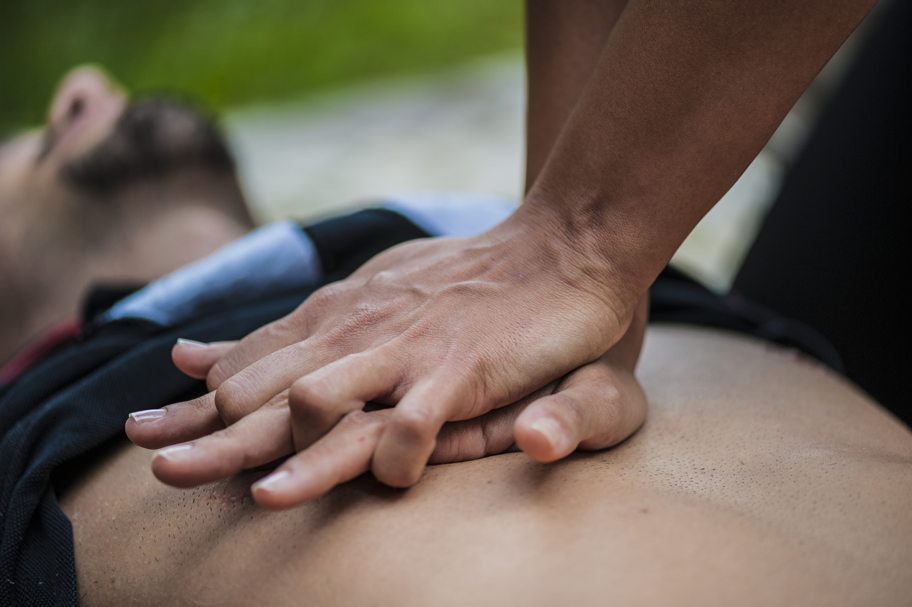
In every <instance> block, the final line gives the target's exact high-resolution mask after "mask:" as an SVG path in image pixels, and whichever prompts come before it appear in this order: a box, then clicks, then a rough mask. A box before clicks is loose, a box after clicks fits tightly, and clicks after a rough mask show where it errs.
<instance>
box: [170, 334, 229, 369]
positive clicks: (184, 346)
mask: <svg viewBox="0 0 912 607" xmlns="http://www.w3.org/2000/svg"><path fill="white" fill-rule="evenodd" d="M237 343H238V342H236V341H214V342H212V343H208V344H207V343H203V342H199V341H193V340H192V339H178V340H177V343H176V344H174V347H173V348H172V349H171V360H172V361H174V366H176V367H177V368H178V369H180V370H181V371H182V372H183V373H184V374H185V375H189V376H190V377H192V378H194V379H206V375H207V374H208V373H209V370H210V369H211V368H212V365H214V364H215V363H216V362H218V360H219V359H220V358H221V357H222V356H224V355H225V354H227V353H228V352H230V351H231V349H232V348H234V346H236V345H237Z"/></svg>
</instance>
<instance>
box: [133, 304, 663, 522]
mask: <svg viewBox="0 0 912 607" xmlns="http://www.w3.org/2000/svg"><path fill="white" fill-rule="evenodd" d="M646 314H647V302H646V298H643V299H642V301H641V302H640V305H639V306H638V308H637V313H636V315H635V316H634V319H633V322H632V323H631V325H630V328H629V329H628V331H627V333H626V334H625V335H624V337H623V338H622V339H621V341H619V342H618V343H617V344H616V345H615V346H614V347H613V348H612V349H610V350H609V351H608V352H606V353H605V354H604V355H603V356H602V357H600V358H599V359H598V360H596V361H595V362H593V363H590V364H587V365H585V366H583V367H581V368H579V369H576V370H575V371H573V372H571V373H570V374H568V375H567V376H566V377H564V378H562V379H561V380H559V381H557V382H553V383H552V384H550V385H548V386H546V387H545V388H543V389H541V390H538V391H536V392H535V393H533V394H531V395H529V396H527V397H525V398H523V399H521V400H520V401H518V402H516V403H513V404H512V405H509V406H507V407H502V408H499V409H496V410H494V411H490V412H488V413H486V414H484V415H482V416H479V417H476V418H473V419H469V420H464V421H459V422H451V423H448V424H446V425H444V426H443V428H442V430H441V432H440V434H439V435H438V437H437V440H436V445H435V448H434V451H433V452H432V454H431V456H430V458H429V463H451V462H459V461H466V460H472V459H477V458H481V457H485V456H488V455H494V454H497V453H504V452H508V451H516V450H522V451H524V452H526V453H527V454H528V455H530V456H531V457H532V458H533V459H536V460H538V461H541V462H551V461H555V460H557V459H560V458H562V457H565V456H566V455H568V454H570V453H571V452H573V451H574V450H576V449H582V450H597V449H604V448H607V447H610V446H612V445H615V444H617V443H618V442H620V441H622V440H624V439H625V438H627V437H628V436H629V435H630V434H632V433H633V432H634V431H635V430H636V429H637V428H638V427H639V426H640V425H641V424H642V423H643V420H644V418H645V415H646V398H645V395H644V394H643V391H642V389H641V388H640V386H639V384H638V383H637V381H636V379H635V378H634V376H633V371H634V367H635V365H636V361H637V358H638V356H639V351H640V345H641V343H642V339H643V333H644V331H645V326H646ZM234 346H235V343H234V342H225V343H215V344H207V345H202V344H192V343H179V344H178V345H177V346H175V348H174V360H175V363H176V364H177V365H178V366H179V367H180V368H181V369H182V370H183V371H184V372H186V373H188V374H189V375H192V376H195V377H204V376H205V375H206V374H207V373H208V371H209V369H210V368H211V366H212V365H213V364H214V363H215V362H216V361H217V360H218V359H219V358H220V357H221V356H222V355H224V354H225V353H226V352H228V351H230V350H231V349H232V348H233V347H234ZM169 409H171V410H170V411H169V412H168V416H170V420H169V423H167V424H159V423H158V422H143V423H137V422H136V421H135V420H132V419H131V420H129V421H128V422H127V433H128V434H129V435H130V438H131V439H133V441H134V442H136V443H137V444H139V445H141V446H146V447H150V448H155V447H160V446H162V445H169V444H173V443H175V442H180V441H182V440H186V438H187V437H186V436H185V435H184V434H183V433H184V432H185V431H186V428H187V427H188V425H187V424H184V423H181V422H182V420H183V421H187V420H191V421H193V420H195V419H196V417H197V416H196V414H198V413H199V411H200V409H202V410H206V409H209V410H210V411H209V412H210V414H211V416H212V418H213V420H216V421H215V422H214V426H217V427H220V428H221V429H216V428H215V427H213V428H212V430H214V431H213V432H212V434H210V435H208V436H204V437H202V438H199V439H197V440H194V441H192V442H189V443H184V444H183V445H178V447H179V449H178V450H176V451H171V452H170V453H169V452H168V450H167V449H165V450H162V451H161V452H159V453H160V454H163V455H159V456H157V457H156V458H155V460H154V463H153V472H154V473H155V475H156V476H157V477H158V478H159V479H161V480H162V481H164V482H166V483H168V484H171V485H175V486H178V487H190V486H196V485H199V484H203V483H206V482H210V481H214V480H218V479H221V478H224V477H227V476H230V475H232V474H235V473H237V472H240V471H241V470H243V469H247V468H253V467H257V466H262V465H265V464H268V463H270V462H273V461H275V460H277V459H279V458H283V457H286V456H288V455H290V454H292V453H293V451H294V446H293V441H292V439H291V417H292V412H291V410H290V408H289V406H288V398H287V392H284V393H282V394H281V395H279V397H278V398H276V399H273V401H272V402H270V403H269V404H268V405H267V406H265V407H262V408H260V409H258V410H257V411H255V412H254V413H252V414H250V415H248V416H246V417H245V418H243V419H241V420H240V421H239V422H237V423H235V424H233V425H231V426H229V427H227V428H225V427H224V425H223V424H221V423H220V419H219V418H218V414H217V412H216V411H214V407H213V405H212V403H211V398H208V397H202V398H200V399H197V400H196V401H191V402H189V403H182V404H179V405H172V406H171V407H169ZM393 411H394V410H393V409H380V410H375V411H371V412H367V411H363V410H358V411H353V412H350V413H348V414H346V415H345V416H344V417H343V418H342V420H341V421H340V422H339V423H338V424H337V425H336V426H335V427H334V428H333V429H332V430H331V431H330V432H329V433H328V434H327V435H325V436H324V437H322V438H321V439H320V440H318V441H317V442H316V443H315V444H314V445H312V446H311V447H309V448H307V449H305V450H303V451H301V452H300V453H298V454H296V455H294V456H293V457H291V458H290V459H288V460H287V461H285V462H284V463H283V464H282V465H281V466H280V467H279V469H277V470H276V471H275V472H273V473H272V474H270V475H269V476H268V477H266V478H265V479H263V480H262V481H260V482H259V483H257V484H256V485H255V486H254V488H253V495H254V498H255V499H256V501H257V502H258V503H260V504H261V505H263V506H265V507H268V508H285V507H290V506H294V505H297V504H299V503H302V502H304V501H308V500H310V499H314V498H316V497H318V496H320V495H322V494H323V493H325V492H326V491H329V490H330V489H331V488H332V487H334V486H335V485H337V484H339V483H342V482H345V481H347V480H350V479H352V478H354V477H356V476H358V475H360V474H362V473H364V472H366V471H367V470H369V469H370V462H371V459H372V457H373V455H374V453H375V450H376V448H377V445H378V444H379V440H380V437H381V436H382V435H383V432H384V430H385V429H386V427H387V425H388V423H389V420H390V419H391V416H392V414H393ZM162 419H163V418H159V421H161V420H162ZM192 425H193V424H190V426H192Z"/></svg>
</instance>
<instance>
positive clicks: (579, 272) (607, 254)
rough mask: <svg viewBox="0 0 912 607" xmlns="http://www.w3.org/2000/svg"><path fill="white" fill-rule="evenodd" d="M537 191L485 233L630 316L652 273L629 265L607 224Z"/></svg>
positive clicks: (556, 278) (622, 315)
mask: <svg viewBox="0 0 912 607" xmlns="http://www.w3.org/2000/svg"><path fill="white" fill-rule="evenodd" d="M535 195H536V194H535V193H534V192H532V193H530V194H529V196H528V197H527V198H526V200H525V202H524V203H523V204H522V205H521V206H520V207H519V208H518V209H517V210H516V211H515V212H514V213H513V215H511V216H510V217H509V218H508V219H507V220H506V221H504V222H503V223H502V224H500V225H498V226H497V227H496V228H494V229H493V230H491V231H490V232H489V233H488V234H489V236H492V237H494V238H497V239H499V240H502V241H503V242H504V243H505V244H507V247H506V249H507V250H511V251H515V250H519V249H525V250H529V251H530V252H529V255H532V256H533V257H534V258H536V261H535V262H534V263H533V264H532V265H533V266H535V267H539V268H541V271H542V272H544V273H546V274H548V275H550V276H551V278H553V279H554V280H556V281H559V282H560V283H561V284H564V285H569V286H572V287H573V288H575V289H578V290H581V291H585V292H587V293H589V294H591V295H594V296H596V297H598V298H599V299H600V300H601V301H603V302H604V304H605V305H606V306H607V307H608V308H610V309H611V311H612V312H613V313H614V314H616V315H618V317H619V318H629V316H630V314H631V313H632V311H633V309H634V308H635V307H636V302H637V300H638V299H639V298H640V296H641V295H642V294H643V292H645V291H646V290H647V289H648V288H649V285H650V284H651V283H652V280H653V279H654V277H648V278H647V277H644V273H645V272H646V271H647V270H646V269H644V268H643V267H639V266H636V267H630V264H628V261H627V260H626V259H625V256H624V255H623V241H622V240H621V239H618V238H616V237H613V236H612V228H611V227H610V226H600V225H598V224H597V223H595V222H591V223H590V222H587V221H586V220H585V219H582V218H580V217H579V216H578V215H576V216H574V217H568V216H570V215H574V213H573V212H572V211H566V210H564V209H563V208H561V207H559V206H558V205H556V204H553V205H552V204H550V203H549V201H547V200H540V199H537V198H535V197H534V196H535ZM561 202H566V201H561ZM660 270H661V268H659V270H657V272H658V271H660Z"/></svg>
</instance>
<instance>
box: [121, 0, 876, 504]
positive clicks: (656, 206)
mask: <svg viewBox="0 0 912 607" xmlns="http://www.w3.org/2000/svg"><path fill="white" fill-rule="evenodd" d="M565 5H566V6H570V7H572V10H571V9H564V8H558V7H564V6H565ZM871 6H873V2H872V1H870V0H866V1H861V0H846V1H842V2H837V3H835V4H834V3H832V2H824V1H823V0H809V1H805V2H801V3H783V2H777V1H775V0H756V1H754V2H751V3H750V4H747V5H745V4H744V3H725V2H718V1H716V0H701V1H697V2H687V3H681V2H672V1H671V0H631V1H630V2H629V3H628V4H627V5H626V6H624V7H623V10H620V7H621V5H620V4H615V3H610V4H605V5H601V4H600V3H587V2H581V3H579V4H576V3H550V4H549V3H534V2H533V3H531V4H530V17H531V18H532V22H531V23H530V41H531V44H532V48H530V53H529V57H530V62H531V63H530V84H531V89H530V92H532V93H535V92H539V93H537V94H545V95H547V93H548V92H549V91H550V92H552V93H554V92H555V91H557V92H558V94H557V95H555V99H554V101H553V102H550V101H549V102H545V105H544V106H539V105H536V103H538V102H535V103H533V102H532V101H530V142H531V143H534V145H535V146H537V147H536V148H535V150H533V153H530V155H529V159H530V170H529V177H528V181H529V183H530V184H531V187H530V189H529V191H528V193H527V196H526V198H525V200H524V202H523V204H522V205H521V207H520V208H519V210H518V211H517V212H516V213H514V215H512V216H511V217H510V218H509V219H507V220H506V221H505V222H503V223H502V224H500V225H498V226H496V227H494V228H492V229H491V230H489V231H488V232H485V233H483V234H480V235H478V236H475V237H472V238H467V239H438V240H434V241H430V242H428V241H418V242H413V243H406V244H404V245H400V246H399V247H395V248H393V249H391V250H389V251H386V252H384V253H382V254H380V255H378V256H377V257H375V258H374V259H373V260H371V261H369V262H368V263H367V264H365V265H364V266H363V267H362V268H360V269H359V270H358V271H357V272H355V273H354V274H353V275H352V276H351V277H350V278H349V279H348V280H346V281H342V282H340V283H336V284H333V285H330V286H328V287H325V288H324V289H322V290H320V291H318V292H317V293H315V294H314V295H313V296H312V297H311V298H309V299H308V300H307V301H305V302H304V303H303V304H302V305H301V307H300V308H299V309H298V310H296V311H295V312H293V313H292V314H290V315H289V316H288V317H286V318H284V319H282V320H279V321H277V322H275V323H273V324H271V325H269V326H267V327H264V328H263V329H262V330H260V331H257V332H255V333H253V334H251V335H250V336H248V337H247V338H245V339H244V340H242V341H241V342H240V343H239V344H238V346H237V347H235V348H233V349H232V350H231V351H229V352H227V353H225V354H224V356H222V358H220V359H219V360H218V361H217V362H216V363H215V365H214V366H213V367H212V370H211V371H210V372H209V374H208V377H207V379H208V382H209V385H210V387H211V388H213V389H214V390H215V391H214V393H213V395H212V396H211V397H210V398H209V399H208V400H207V401H206V402H205V403H192V404H187V405H184V406H185V407H186V408H188V409H192V410H193V412H197V413H199V417H198V420H197V422H196V424H195V426H194V428H195V432H186V433H185V434H183V435H182V437H191V436H198V435H201V434H203V433H204V432H207V431H212V430H213V429H216V428H217V427H218V426H216V425H213V424H212V420H213V419H214V418H215V416H218V417H219V418H220V419H221V421H222V422H223V423H227V424H232V423H234V422H236V421H237V420H239V419H241V418H244V417H246V416H251V417H253V416H254V415H257V414H259V410H260V409H261V407H263V405H265V404H267V403H275V402H276V400H275V399H277V398H283V397H282V396H281V395H283V394H286V393H287V401H288V405H287V406H288V409H289V414H288V416H289V418H290V427H291V438H290V441H291V447H292V448H293V449H294V450H295V451H298V452H302V451H304V450H306V449H307V448H308V447H310V446H311V445H313V444H315V442H316V441H317V440H318V439H319V438H320V437H321V436H323V435H324V434H325V433H326V432H328V431H329V430H330V429H331V428H333V427H334V425H335V424H337V423H338V422H339V421H340V420H341V419H343V418H344V417H345V416H346V415H348V414H350V413H352V412H354V411H358V410H360V409H361V408H363V406H364V405H365V403H367V402H369V401H376V402H380V403H384V404H390V405H392V404H395V405H396V406H395V410H394V411H393V412H392V413H391V414H390V416H391V417H390V420H389V422H388V423H387V425H386V427H385V429H384V431H383V434H382V436H381V437H380V439H379V441H378V443H377V447H376V450H375V451H374V452H373V454H372V455H371V457H370V467H371V470H372V472H373V473H374V475H375V476H376V477H377V478H378V479H380V480H381V481H383V482H384V483H387V484H389V485H392V486H398V487H402V486H409V485H411V484H413V483H415V482H416V481H417V480H418V479H419V478H420V476H421V473H422V470H423V468H424V465H425V463H426V462H427V461H428V458H429V457H430V456H431V455H432V454H433V453H434V450H435V447H436V437H437V434H438V432H439V430H440V428H441V427H442V426H443V424H444V423H445V422H447V421H456V420H465V419H470V418H473V417H476V416H479V415H483V414H486V413H487V412H489V411H492V410H496V409H497V408H500V407H503V406H506V405H508V404H510V403H513V402H515V401H517V400H518V399H520V398H522V397H523V396H524V395H527V394H529V393H531V392H533V391H534V390H537V389H539V388H540V387H542V386H545V385H547V384H548V383H549V382H551V381H553V380H555V379H557V378H560V377H563V376H565V375H566V374H567V373H569V372H571V371H573V370H574V369H577V368H579V367H580V366H582V365H585V364H587V363H589V362H590V361H593V360H595V359H597V358H598V357H599V356H600V355H601V354H602V353H604V352H606V351H607V350H608V348H610V347H611V346H612V345H613V344H615V343H617V341H618V340H619V339H620V338H621V336H622V335H624V333H625V332H626V331H627V329H628V327H629V325H630V319H631V318H632V316H633V314H634V311H635V310H636V309H637V306H638V305H641V297H642V296H643V294H644V293H645V292H646V289H647V288H648V286H649V284H651V282H652V281H653V280H654V279H655V277H656V275H657V274H658V273H659V271H660V270H661V268H662V267H663V266H664V265H665V264H666V263H667V262H668V260H669V259H670V257H671V255H672V253H673V252H674V251H675V249H676V248H677V247H678V245H679V244H680V243H681V242H682V241H683V239H684V237H685V236H686V235H687V234H688V233H689V232H690V230H691V229H692V228H693V226H694V225H696V223H697V222H698V221H699V219H700V218H701V217H702V216H703V215H704V214H705V213H706V212H707V211H708V210H709V209H710V208H711V207H712V205H713V204H715V202H716V201H717V200H718V199H719V198H720V197H721V196H722V195H723V194H724V193H725V191H727V190H728V188H729V187H730V186H731V185H732V184H733V183H734V181H735V180H736V179H737V177H738V176H739V175H740V174H741V173H742V172H743V170H744V169H745V168H746V167H747V165H748V164H749V162H750V161H751V159H753V158H754V157H755V156H756V154H757V153H758V152H759V151H760V149H761V147H762V146H763V144H764V143H765V142H766V140H767V139H768V138H769V137H770V135H771V134H772V133H773V131H774V129H775V128H776V126H777V125H778V124H779V122H780V121H781V120H782V118H783V117H784V116H785V114H786V112H787V111H788V109H789V108H790V107H791V105H792V104H793V103H794V102H795V100H796V99H797V98H798V96H799V95H800V93H801V92H802V91H803V90H804V89H805V88H806V87H807V85H808V84H809V83H810V81H811V80H812V79H813V77H814V75H815V74H816V73H817V72H818V71H819V70H820V69H821V67H822V66H823V65H824V64H825V63H826V61H827V60H828V59H829V58H830V56H832V54H833V53H834V52H835V50H836V49H837V48H838V47H839V45H840V44H841V43H842V42H843V41H844V40H845V38H846V37H847V36H848V35H849V34H850V33H851V31H852V30H853V29H854V27H855V26H856V25H857V24H858V23H859V22H860V21H861V19H862V18H863V17H864V16H865V14H866V13H867V12H868V11H869V10H870V8H871ZM563 10H567V11H568V12H567V13H566V21H565V22H564V21H561V20H558V21H556V22H555V25H553V26H550V31H551V32H552V33H551V34H549V33H548V32H549V26H542V25H541V23H539V24H538V25H536V22H535V20H536V19H538V20H539V21H547V17H548V15H549V13H551V14H560V11H563ZM617 14H620V17H619V18H618V17H617ZM574 15H575V16H574ZM586 15H589V17H591V19H588V20H587V25H586V27H583V28H582V29H580V30H579V31H582V32H584V34H583V35H581V37H580V40H578V41H576V42H572V43H569V44H568V43H566V42H560V41H559V39H560V36H558V34H560V33H561V32H569V31H575V30H576V25H578V21H579V20H580V16H583V17H585V16H586ZM615 21H616V23H615ZM536 28H538V29H536ZM535 32H539V33H540V35H539V34H536V33H535ZM606 32H610V34H609V35H607V37H606V36H605V33H606ZM554 40H558V41H557V42H555V41H554ZM599 40H605V41H604V43H603V44H602V47H601V51H600V52H599V55H598V60H597V62H596V64H595V66H594V68H591V74H589V76H588V77H583V76H582V74H583V73H585V71H586V66H588V65H591V60H592V57H593V56H594V55H595V49H598V48H599ZM552 47H553V48H556V49H560V48H565V49H567V52H568V57H570V59H569V60H568V63H570V64H572V63H574V62H576V63H577V65H578V66H582V67H581V68H579V69H574V70H572V72H573V73H572V74H569V73H568V74H567V75H566V76H565V77H563V76H561V74H562V73H563V72H562V71H561V70H560V69H555V68H554V67H553V66H551V67H549V66H548V65H547V58H548V57H549V56H551V54H550V53H549V52H548V50H549V48H552ZM543 59H544V60H545V61H546V63H545V64H544V65H542V66H541V68H540V69H539V68H538V67H536V66H537V65H538V63H537V62H538V61H542V60H543ZM558 63H560V60H559V61H558ZM549 74H550V76H549ZM536 78H538V79H537V80H536ZM562 78H564V80H561V79H562ZM564 81H566V82H567V83H569V86H570V87H571V88H572V87H574V86H575V87H579V85H580V83H582V82H585V86H584V88H583V89H582V92H581V93H580V94H579V95H578V96H577V99H576V102H575V103H573V104H571V102H570V100H572V99H573V98H574V94H573V93H566V94H560V93H559V91H561V90H562V89H561V83H562V82H564ZM536 82H537V84H536ZM569 107H572V111H571V113H570V115H569V117H567V118H562V117H561V116H564V115H565V114H566V112H567V110H568V108H569ZM539 119H540V120H541V126H538V125H539V122H538V121H539ZM558 124H562V125H563V126H562V127H561V128H560V131H559V135H555V133H556V131H557V130H558V129H557V125H558ZM555 136H556V140H554V143H553V146H552V147H551V149H550V151H549V152H548V153H547V154H543V153H542V149H544V148H547V147H548V146H549V145H550V144H549V141H551V140H552V139H553V138H554V137H555ZM543 156H546V160H544V162H543V164H542V157H543ZM539 164H541V169H540V172H538V168H537V167H538V166H539ZM286 391H287V392H286ZM267 409H269V408H267ZM193 412H190V413H188V414H187V415H188V416H189V415H191V414H193ZM271 415H272V413H271V412H269V411H268V410H267V411H264V412H263V413H261V414H259V416H260V417H262V418H264V420H263V421H262V424H267V422H266V421H265V418H266V417H267V416H271ZM170 419H178V417H177V416H174V417H171V418H169V417H168V416H167V415H165V416H164V417H162V418H159V420H158V422H156V423H158V424H159V425H160V426H161V428H162V435H165V434H167V432H168V430H167V429H166V426H168V424H169V420H170ZM179 419H180V420H181V423H182V424H189V425H190V426H193V425H194V424H193V423H189V422H187V416H184V417H180V418H179ZM544 419H545V418H544V417H542V418H538V419H537V420H536V423H534V424H533V423H531V421H530V420H529V419H528V418H524V417H523V416H520V417H519V418H518V419H517V422H516V424H517V427H516V431H515V434H516V437H517V440H518V443H519V445H520V446H521V447H522V448H525V446H524V445H523V438H522V437H523V436H524V433H526V431H528V434H531V433H533V432H535V433H537V434H538V435H539V438H540V439H541V440H545V441H546V442H547V443H550V444H551V445H552V446H553V445H555V441H554V440H549V438H551V439H554V438H555V437H556V436H557V433H556V432H555V433H552V434H551V435H549V433H548V431H547V430H546V429H545V427H546V426H547V425H548V424H547V423H546V422H544V421H542V420H544ZM252 425H253V423H252ZM256 425H257V427H262V425H261V422H259V421H258V422H256ZM557 426H559V422H558V421H557V419H556V418H555V420H554V423H553V424H552V427H557ZM127 430H128V432H131V428H130V427H129V425H128V428H127ZM255 434H256V431H253V430H251V432H250V433H248V434H246V435H245V436H244V437H240V436H239V437H238V440H237V442H236V450H237V451H238V452H243V454H246V455H243V456H244V457H246V456H247V455H249V454H250V447H249V445H251V444H253V443H255V442H256V438H255V437H254V435H255ZM131 436H132V434H131ZM274 436H276V433H275V432H273V433H270V432H266V431H263V432H262V433H260V440H261V441H269V440H270V439H271V438H273V437H274ZM564 436H567V434H565V435H564ZM574 438H575V437H573V436H572V435H571V436H569V438H568V440H569V441H571V442H572V441H573V440H574ZM284 446H285V447H287V446H288V445H287V441H286V444H285V445H284ZM167 456H168V457H169V458H170V459H171V460H172V461H174V462H178V463H179V462H180V461H181V460H182V458H188V459H187V462H188V466H190V467H192V466H193V465H194V462H193V461H192V458H193V457H195V456H194V455H193V452H192V450H190V449H185V448H184V449H180V450H171V451H169V452H168V453H167ZM156 470H157V471H159V472H161V475H160V478H161V479H162V480H164V481H165V482H171V483H177V484H179V483H180V479H179V478H177V477H176V476H174V475H170V474H169V473H168V470H170V468H166V467H162V468H157V469H156ZM308 482H309V479H308V478H307V476H306V474H303V473H302V475H301V476H295V475H291V476H289V475H284V476H283V477H282V478H281V479H275V480H274V481H273V483H272V484H271V486H267V485H262V486H261V488H262V489H263V490H266V489H267V488H269V490H270V491H272V492H273V493H274V494H279V493H284V494H285V497H286V498H289V500H290V498H291V497H292V496H293V495H295V494H296V492H297V493H301V488H302V486H304V485H306V484H307V483H308ZM255 495H256V497H257V499H258V500H260V501H261V502H262V501H263V500H264V499H266V498H265V496H264V497H263V498H261V497H260V495H259V492H256V493H255ZM263 503H265V502H263Z"/></svg>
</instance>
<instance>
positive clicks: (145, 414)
mask: <svg viewBox="0 0 912 607" xmlns="http://www.w3.org/2000/svg"><path fill="white" fill-rule="evenodd" d="M165 413H166V411H165V410H164V409H146V410H145V411H134V412H133V413H131V414H130V417H131V418H132V419H133V421H134V422H136V423H137V424H144V423H146V422H154V421H155V420H158V419H161V418H162V417H164V416H165Z"/></svg>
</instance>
